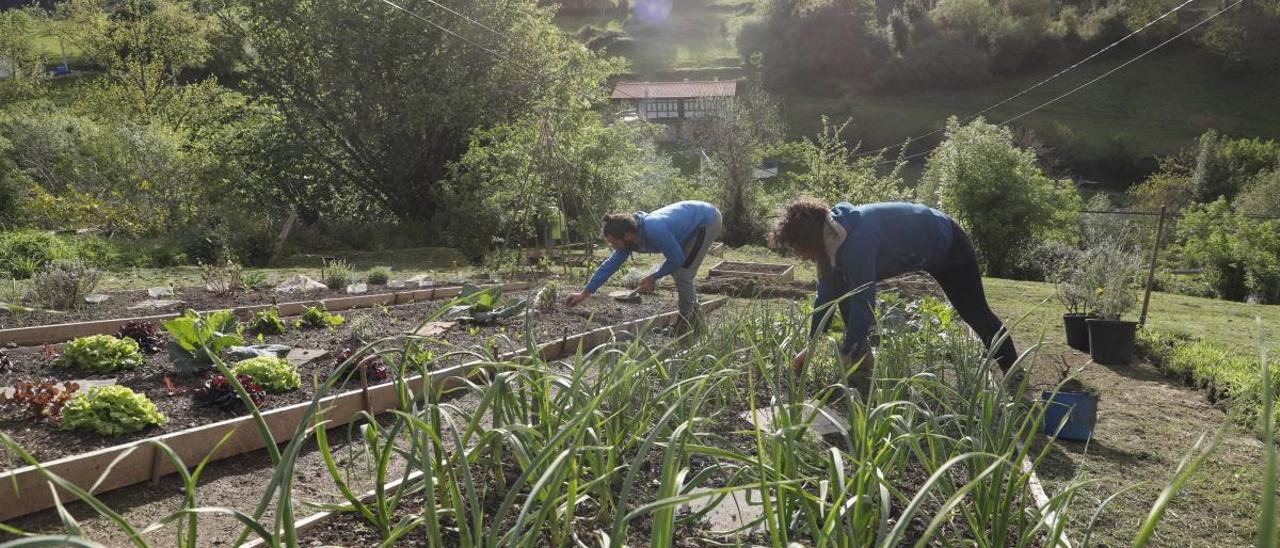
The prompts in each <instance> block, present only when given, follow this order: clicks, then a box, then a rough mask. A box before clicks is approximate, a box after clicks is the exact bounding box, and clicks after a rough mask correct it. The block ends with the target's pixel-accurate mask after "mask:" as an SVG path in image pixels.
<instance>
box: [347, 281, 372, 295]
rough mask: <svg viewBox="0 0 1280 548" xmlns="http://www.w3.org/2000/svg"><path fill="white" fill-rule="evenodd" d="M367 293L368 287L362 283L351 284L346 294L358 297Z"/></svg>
mask: <svg viewBox="0 0 1280 548" xmlns="http://www.w3.org/2000/svg"><path fill="white" fill-rule="evenodd" d="M368 291H369V286H368V285H367V284H365V283H364V282H361V283H356V284H351V285H348V286H347V293H350V294H352V295H359V294H361V293H367V292H368Z"/></svg>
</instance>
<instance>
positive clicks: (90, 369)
mask: <svg viewBox="0 0 1280 548" xmlns="http://www.w3.org/2000/svg"><path fill="white" fill-rule="evenodd" d="M54 363H55V365H58V366H61V367H74V368H76V369H79V370H81V371H84V372H86V373H110V372H112V371H116V370H119V369H136V368H137V367H138V366H140V365H142V352H140V351H139V349H138V343H137V341H134V340H133V339H117V338H115V337H112V336H111V335H89V336H88V337H80V338H78V339H75V340H73V341H71V342H69V343H67V344H66V345H64V346H63V347H62V356H60V357H59V358H58V359H57V360H56V361H55V362H54Z"/></svg>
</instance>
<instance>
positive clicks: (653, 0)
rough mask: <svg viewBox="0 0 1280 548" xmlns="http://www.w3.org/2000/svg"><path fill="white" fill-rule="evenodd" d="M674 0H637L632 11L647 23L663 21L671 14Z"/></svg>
mask: <svg viewBox="0 0 1280 548" xmlns="http://www.w3.org/2000/svg"><path fill="white" fill-rule="evenodd" d="M671 2H672V0H636V2H635V4H634V7H633V8H632V13H634V14H635V16H636V18H637V19H639V20H641V21H643V22H645V23H661V22H663V21H666V20H667V17H668V16H670V15H671Z"/></svg>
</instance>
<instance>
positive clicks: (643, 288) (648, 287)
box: [636, 276, 658, 295]
mask: <svg viewBox="0 0 1280 548" xmlns="http://www.w3.org/2000/svg"><path fill="white" fill-rule="evenodd" d="M657 286H658V280H655V279H654V278H653V276H645V277H644V279H643V280H640V286H639V287H637V288H636V292H637V293H640V294H643V295H648V294H649V293H653V290H654V289H655V288H657Z"/></svg>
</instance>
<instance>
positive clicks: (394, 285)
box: [387, 280, 406, 289]
mask: <svg viewBox="0 0 1280 548" xmlns="http://www.w3.org/2000/svg"><path fill="white" fill-rule="evenodd" d="M405 285H406V282H405V281H404V280H390V281H388V282H387V287H388V288H390V289H404V288H405Z"/></svg>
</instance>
